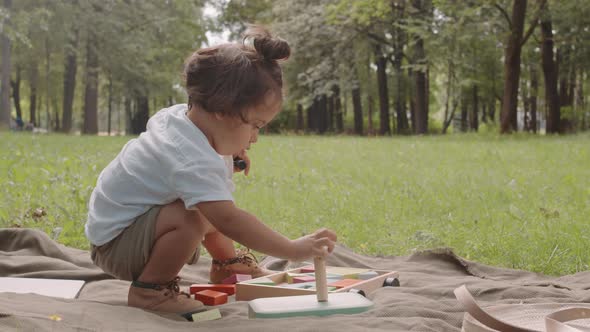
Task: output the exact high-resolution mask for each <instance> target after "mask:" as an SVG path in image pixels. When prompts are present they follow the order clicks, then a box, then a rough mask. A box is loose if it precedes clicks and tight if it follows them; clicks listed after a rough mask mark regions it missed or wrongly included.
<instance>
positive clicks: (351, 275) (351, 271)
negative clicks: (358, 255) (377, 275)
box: [327, 266, 371, 279]
mask: <svg viewBox="0 0 590 332" xmlns="http://www.w3.org/2000/svg"><path fill="white" fill-rule="evenodd" d="M369 271H371V270H369V269H357V268H354V267H338V266H331V267H329V268H327V272H328V273H330V274H339V275H341V276H342V277H343V279H359V277H358V275H359V274H361V273H366V272H369Z"/></svg>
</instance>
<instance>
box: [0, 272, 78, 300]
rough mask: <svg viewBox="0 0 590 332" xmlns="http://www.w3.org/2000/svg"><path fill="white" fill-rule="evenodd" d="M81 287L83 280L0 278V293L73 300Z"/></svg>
mask: <svg viewBox="0 0 590 332" xmlns="http://www.w3.org/2000/svg"><path fill="white" fill-rule="evenodd" d="M82 286H84V281H83V280H66V279H37V278H4V277H0V293H3V292H11V293H19V294H27V293H34V294H39V295H45V296H53V297H61V298H64V299H74V298H76V297H77V296H78V293H79V292H80V289H82Z"/></svg>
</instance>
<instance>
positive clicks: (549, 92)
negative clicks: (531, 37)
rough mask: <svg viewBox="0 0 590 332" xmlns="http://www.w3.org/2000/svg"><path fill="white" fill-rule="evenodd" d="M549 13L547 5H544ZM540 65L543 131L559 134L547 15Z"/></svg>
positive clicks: (542, 29)
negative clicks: (543, 98) (545, 118)
mask: <svg viewBox="0 0 590 332" xmlns="http://www.w3.org/2000/svg"><path fill="white" fill-rule="evenodd" d="M545 10H547V12H549V5H548V4H546V5H545ZM541 36H542V43H541V64H542V66H543V76H544V78H545V105H546V107H547V124H546V129H545V131H546V132H547V133H548V134H554V133H559V128H560V123H559V122H560V117H561V114H560V109H559V94H558V93H557V69H556V63H555V59H554V58H553V27H552V24H551V20H550V18H549V17H548V15H545V16H544V17H543V18H542V19H541Z"/></svg>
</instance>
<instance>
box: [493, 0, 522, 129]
mask: <svg viewBox="0 0 590 332" xmlns="http://www.w3.org/2000/svg"><path fill="white" fill-rule="evenodd" d="M526 5H527V2H526V0H514V2H513V5H512V19H511V22H512V24H511V31H510V35H509V36H508V41H507V46H506V49H505V50H504V95H503V99H502V113H501V116H500V118H501V119H500V121H501V122H500V132H501V133H503V134H505V133H510V132H512V131H515V130H517V127H516V110H517V103H518V86H519V80H520V53H521V50H522V37H523V36H522V35H523V30H524V19H525V14H526Z"/></svg>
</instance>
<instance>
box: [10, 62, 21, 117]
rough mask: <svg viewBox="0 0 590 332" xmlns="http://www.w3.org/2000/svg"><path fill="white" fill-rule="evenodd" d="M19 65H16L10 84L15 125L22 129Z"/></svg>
mask: <svg viewBox="0 0 590 332" xmlns="http://www.w3.org/2000/svg"><path fill="white" fill-rule="evenodd" d="M20 72H21V69H20V66H16V78H15V80H14V81H11V84H10V85H11V86H12V101H13V102H14V108H15V109H16V119H17V125H18V126H19V127H20V129H22V126H23V112H22V109H21V107H20V81H21V77H20Z"/></svg>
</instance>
